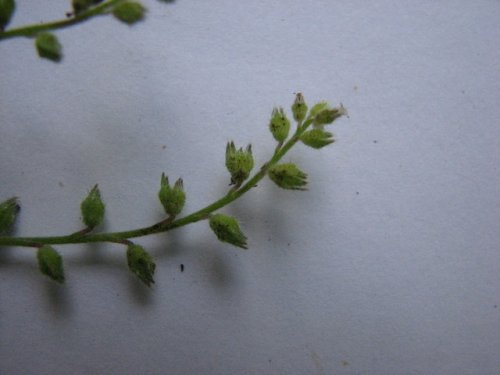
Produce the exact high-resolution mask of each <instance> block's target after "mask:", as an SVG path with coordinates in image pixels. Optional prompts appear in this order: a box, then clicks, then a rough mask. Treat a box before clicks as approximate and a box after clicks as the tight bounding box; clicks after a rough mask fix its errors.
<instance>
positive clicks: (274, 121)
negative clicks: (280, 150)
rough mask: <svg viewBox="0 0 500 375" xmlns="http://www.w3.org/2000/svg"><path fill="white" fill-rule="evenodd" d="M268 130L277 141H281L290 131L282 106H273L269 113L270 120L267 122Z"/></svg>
mask: <svg viewBox="0 0 500 375" xmlns="http://www.w3.org/2000/svg"><path fill="white" fill-rule="evenodd" d="M269 130H271V134H272V135H273V137H274V139H276V140H277V141H278V142H280V143H281V142H283V141H284V140H285V139H286V138H287V137H288V133H289V132H290V121H289V120H288V118H287V117H286V114H285V112H284V111H283V108H281V107H280V108H274V109H273V113H272V114H271V121H270V122H269Z"/></svg>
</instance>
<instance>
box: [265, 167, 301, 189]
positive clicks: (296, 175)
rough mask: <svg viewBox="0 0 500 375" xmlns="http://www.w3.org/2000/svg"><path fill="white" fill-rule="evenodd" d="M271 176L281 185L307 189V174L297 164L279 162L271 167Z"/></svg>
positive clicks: (286, 187)
mask: <svg viewBox="0 0 500 375" xmlns="http://www.w3.org/2000/svg"><path fill="white" fill-rule="evenodd" d="M268 174H269V178H270V179H271V180H272V181H273V182H274V183H275V184H276V185H278V186H279V187H281V188H283V189H291V190H307V189H306V188H305V185H306V184H307V174H305V173H304V172H302V171H301V170H300V169H299V168H297V166H296V165H295V164H292V163H284V164H277V165H275V166H273V167H272V168H271V169H269V172H268Z"/></svg>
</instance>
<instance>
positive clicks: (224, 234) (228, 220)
mask: <svg viewBox="0 0 500 375" xmlns="http://www.w3.org/2000/svg"><path fill="white" fill-rule="evenodd" d="M209 224H210V228H211V229H212V231H213V232H214V233H215V235H216V236H217V238H218V239H219V240H220V241H222V242H227V243H230V244H231V245H234V246H237V247H241V248H242V249H246V248H247V238H246V236H245V235H244V234H243V232H242V231H241V229H240V226H239V224H238V221H237V220H236V219H235V218H234V217H231V216H227V215H223V214H215V215H212V216H211V217H210V219H209Z"/></svg>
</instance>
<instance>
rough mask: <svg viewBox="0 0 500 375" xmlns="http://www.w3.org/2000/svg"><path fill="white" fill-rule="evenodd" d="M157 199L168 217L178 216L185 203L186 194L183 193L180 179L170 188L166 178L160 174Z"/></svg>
mask: <svg viewBox="0 0 500 375" xmlns="http://www.w3.org/2000/svg"><path fill="white" fill-rule="evenodd" d="M158 197H159V198H160V202H161V204H162V205H163V208H165V212H166V213H167V214H168V215H170V216H175V215H178V214H180V212H181V211H182V208H183V207H184V203H185V202H186V193H185V192H184V185H183V182H182V179H181V178H179V179H178V180H177V181H176V182H175V184H174V187H170V184H169V182H168V177H167V176H165V173H162V175H161V181H160V191H159V192H158Z"/></svg>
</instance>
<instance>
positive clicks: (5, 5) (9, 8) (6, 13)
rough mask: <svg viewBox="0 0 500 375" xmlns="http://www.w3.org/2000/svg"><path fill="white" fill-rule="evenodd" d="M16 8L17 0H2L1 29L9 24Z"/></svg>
mask: <svg viewBox="0 0 500 375" xmlns="http://www.w3.org/2000/svg"><path fill="white" fill-rule="evenodd" d="M15 10H16V2H15V1H14V0H0V31H3V30H4V29H5V27H6V26H7V25H8V24H9V22H10V19H11V18H12V15H13V14H14V11H15Z"/></svg>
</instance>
